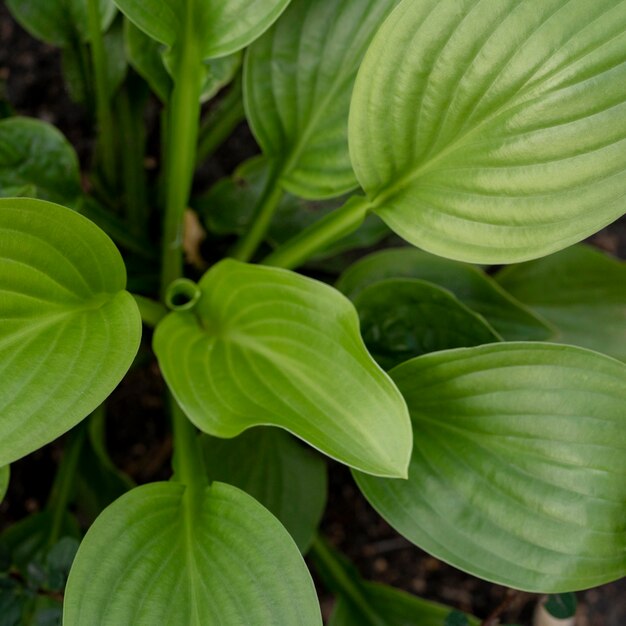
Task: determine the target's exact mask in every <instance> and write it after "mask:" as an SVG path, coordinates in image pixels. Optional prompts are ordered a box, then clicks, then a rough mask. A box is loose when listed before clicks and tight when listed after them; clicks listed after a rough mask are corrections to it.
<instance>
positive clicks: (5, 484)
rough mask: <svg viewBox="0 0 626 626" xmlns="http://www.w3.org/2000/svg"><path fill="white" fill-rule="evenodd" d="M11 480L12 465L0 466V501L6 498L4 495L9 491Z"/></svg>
mask: <svg viewBox="0 0 626 626" xmlns="http://www.w3.org/2000/svg"><path fill="white" fill-rule="evenodd" d="M9 480H11V466H10V465H3V466H2V467H0V502H2V500H4V496H5V495H6V493H7V489H8V488H9Z"/></svg>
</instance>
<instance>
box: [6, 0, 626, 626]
mask: <svg viewBox="0 0 626 626" xmlns="http://www.w3.org/2000/svg"><path fill="white" fill-rule="evenodd" d="M1 100H6V101H8V103H9V104H10V105H11V106H12V107H13V109H14V110H15V112H16V113H17V114H20V115H28V116H32V117H37V118H39V119H42V120H45V121H48V122H50V123H52V124H54V125H56V126H57V127H59V128H60V129H61V131H62V132H63V133H64V134H65V135H66V136H67V137H68V139H69V140H70V142H71V143H72V144H73V145H74V146H75V148H76V149H77V151H78V153H79V156H80V159H81V161H82V163H83V165H85V166H86V165H88V163H89V154H90V148H91V145H92V136H93V129H92V126H91V121H90V119H89V117H88V116H87V115H86V114H85V112H84V111H83V110H82V109H81V107H79V106H77V105H76V104H74V103H73V102H72V101H71V100H70V99H69V97H68V95H67V92H66V90H65V87H64V84H63V80H62V76H61V70H60V55H59V52H58V50H56V49H55V48H53V47H51V46H47V45H45V44H42V43H40V42H38V41H36V40H34V39H33V38H32V37H30V35H28V34H27V33H25V32H24V31H23V30H22V29H21V28H20V27H19V26H18V25H16V23H15V22H14V21H13V20H12V18H11V17H10V15H9V13H8V11H7V9H6V8H5V6H4V4H0V101H1ZM157 145H158V144H157V143H156V142H154V147H155V149H154V152H155V154H156V152H157V151H156V147H157ZM257 150H258V149H257V147H256V145H255V143H254V140H253V139H252V137H251V135H250V132H249V131H248V129H247V128H246V127H245V125H242V127H241V128H239V129H238V130H237V132H236V133H235V135H234V136H233V137H232V138H231V139H230V140H229V141H227V142H226V144H225V145H224V146H223V147H222V148H221V149H220V151H219V152H218V154H217V155H216V156H215V157H214V158H213V159H211V160H210V162H209V163H207V164H204V165H203V166H202V167H201V169H200V172H199V176H198V180H197V183H198V186H202V187H204V186H206V185H208V184H210V183H211V182H212V181H214V180H216V179H217V178H219V177H221V176H224V175H226V174H229V173H230V172H231V171H232V170H233V168H234V167H235V166H236V165H237V164H238V163H239V162H241V161H242V160H244V159H245V158H247V157H248V156H250V155H252V154H254V153H255V152H257ZM155 159H156V157H155ZM593 242H594V243H595V244H596V245H598V246H599V247H601V248H603V249H605V250H607V251H608V252H611V253H613V254H615V255H617V256H620V257H621V258H626V221H625V220H622V221H621V222H619V223H617V224H614V225H612V226H611V227H610V228H607V229H605V230H604V231H602V232H601V233H599V234H597V235H596V236H595V237H594V238H593ZM161 394H162V384H161V381H160V377H159V374H158V368H157V367H156V365H155V364H154V363H153V362H150V361H148V362H147V363H146V364H145V365H142V366H140V367H137V368H135V369H134V370H133V371H132V372H131V373H130V374H129V376H128V377H127V378H126V380H125V381H124V382H123V383H122V384H121V385H120V387H119V388H118V390H117V391H116V392H115V394H114V395H113V397H112V399H111V402H110V406H109V416H108V439H109V441H108V443H109V448H110V451H111V454H112V457H113V460H114V461H115V462H116V464H117V465H118V466H119V467H120V468H121V469H123V470H124V471H126V472H127V473H128V474H129V475H130V476H132V477H133V478H134V479H135V480H136V481H137V482H139V483H142V482H147V481H150V480H158V479H161V478H167V476H168V475H169V459H170V453H171V438H170V436H169V426H168V425H167V423H166V421H165V419H164V418H163V415H162V411H161V408H162V401H161ZM61 449H62V446H61V445H59V442H54V443H52V444H50V445H49V446H46V447H45V448H44V449H42V450H39V451H37V452H35V453H34V454H32V455H30V456H28V457H27V458H26V459H23V460H21V461H19V462H17V463H15V464H13V465H12V479H11V486H10V490H9V494H8V496H7V499H6V500H5V501H4V502H3V503H2V504H1V505H0V528H3V527H6V526H7V525H9V524H10V523H12V522H14V521H16V520H17V519H20V518H21V517H23V516H24V515H26V514H28V513H32V512H35V511H37V510H39V509H40V508H41V507H42V506H43V504H44V502H45V499H46V497H47V493H48V490H49V488H50V484H51V481H52V477H53V475H54V469H55V466H56V463H57V461H58V457H59V453H60V450H61ZM322 528H323V531H324V532H325V533H326V535H327V536H328V537H329V538H330V539H331V541H332V542H333V543H334V544H335V545H336V546H337V547H338V548H339V549H340V550H342V551H343V552H344V553H345V554H346V555H347V556H349V557H350V558H351V559H352V560H353V561H354V563H355V564H356V565H357V567H358V568H359V570H360V571H361V573H362V574H363V576H364V577H365V578H367V579H370V580H375V581H379V582H383V583H387V584H391V585H394V586H396V587H398V588H401V589H404V590H406V591H408V592H411V593H414V594H417V595H419V596H422V597H425V598H428V599H431V600H436V601H440V602H444V603H446V604H449V605H451V606H453V607H456V608H458V609H460V610H463V611H467V612H470V613H473V614H475V615H477V616H479V617H482V618H484V617H486V616H487V615H489V614H490V613H491V612H492V611H493V610H494V608H495V607H497V606H498V605H499V604H500V603H501V602H502V600H503V598H504V597H505V594H506V592H507V590H506V589H505V588H503V587H499V586H496V585H492V584H489V583H486V582H484V581H482V580H479V579H477V578H473V577H471V576H469V575H467V574H464V573H462V572H460V571H458V570H456V569H454V568H452V567H449V566H447V565H445V564H443V563H441V562H440V561H438V560H437V559H434V558H432V557H431V556H429V555H428V554H426V553H424V552H422V551H420V550H419V549H417V548H415V547H414V546H412V545H411V544H410V543H409V542H408V541H406V540H405V539H404V538H402V537H401V536H399V535H398V534H397V533H396V532H395V531H393V530H392V529H391V528H390V527H389V526H388V525H387V524H386V523H385V522H384V521H383V520H382V519H381V518H380V517H379V516H378V515H377V514H376V513H375V512H374V511H373V509H372V508H371V507H370V506H369V504H367V502H366V501H365V500H364V499H363V497H362V496H361V495H360V494H359V492H358V490H357V488H356V486H355V484H354V482H353V481H352V479H351V477H350V473H349V472H348V471H347V470H346V469H345V468H344V467H343V466H340V465H339V464H335V463H332V464H331V466H330V493H329V502H328V507H327V512H326V515H325V517H324V520H323V524H322ZM578 599H579V603H580V605H579V616H578V622H577V624H578V625H579V626H626V580H622V581H619V582H616V583H613V584H610V585H605V586H603V587H599V588H597V589H591V590H589V591H585V592H580V593H579V594H578ZM321 601H322V607H323V611H324V613H325V615H328V613H329V611H330V610H331V608H332V597H331V596H330V595H328V594H326V593H325V592H323V591H322V592H321ZM535 601H536V597H531V596H528V595H525V594H519V595H517V596H515V597H514V599H513V601H512V602H511V604H510V607H509V609H507V611H506V612H505V613H504V614H503V616H502V617H503V622H504V623H507V622H510V623H516V624H522V625H524V626H526V625H529V624H530V623H531V622H530V620H531V616H532V610H533V606H534V604H535Z"/></svg>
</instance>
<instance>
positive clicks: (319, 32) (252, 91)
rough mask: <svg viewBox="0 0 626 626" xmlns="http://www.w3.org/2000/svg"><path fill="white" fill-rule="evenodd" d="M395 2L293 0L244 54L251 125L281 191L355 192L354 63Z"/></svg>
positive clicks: (306, 194)
mask: <svg viewBox="0 0 626 626" xmlns="http://www.w3.org/2000/svg"><path fill="white" fill-rule="evenodd" d="M397 3H398V0H319V1H317V2H310V1H309V0H293V2H292V3H291V5H290V6H289V8H288V9H287V11H286V12H285V15H284V16H283V17H282V18H281V19H280V20H279V21H278V22H277V23H276V25H275V26H274V27H273V28H272V29H271V30H270V31H269V32H268V33H266V34H265V35H264V36H263V37H262V38H261V39H259V41H257V42H256V43H255V44H254V45H253V46H252V47H251V48H250V50H249V51H248V54H247V58H246V65H245V75H244V89H245V91H244V93H245V104H246V112H247V117H248V120H249V121H250V125H251V127H252V131H253V133H254V135H255V137H256V139H257V141H258V142H259V144H260V145H261V147H262V148H263V152H264V153H265V154H266V156H268V157H270V158H271V159H272V160H274V161H276V162H278V165H277V169H278V170H279V171H280V180H281V183H282V185H283V186H284V187H285V188H286V189H287V190H288V191H291V192H292V193H294V194H295V195H298V196H303V197H308V198H325V197H332V196H337V195H340V194H341V193H345V192H347V191H349V190H351V189H354V188H355V187H356V186H357V182H356V178H355V176H354V171H353V169H352V165H351V163H350V155H349V153H348V110H349V107H350V96H351V94H352V88H353V85H354V80H355V78H356V73H357V70H358V68H359V64H360V63H361V60H362V58H363V55H364V54H365V51H366V50H367V46H368V45H369V43H370V41H371V39H372V37H373V36H374V33H375V32H376V29H377V28H378V27H379V26H380V25H381V24H382V22H383V20H384V19H385V17H386V16H387V15H388V14H389V12H390V11H391V9H392V8H393V7H394V6H395V5H396V4H397Z"/></svg>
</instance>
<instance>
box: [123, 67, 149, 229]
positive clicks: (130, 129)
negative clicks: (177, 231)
mask: <svg viewBox="0 0 626 626" xmlns="http://www.w3.org/2000/svg"><path fill="white" fill-rule="evenodd" d="M130 90H132V99H131V93H129V92H130ZM136 91H137V90H136V89H133V85H132V79H130V78H129V80H127V81H126V84H125V85H124V88H123V89H122V90H121V91H120V92H119V94H118V97H117V114H118V115H117V117H118V119H119V123H120V136H121V137H123V138H124V142H123V145H122V146H121V148H122V149H121V161H122V166H123V171H122V174H123V181H124V195H125V199H126V211H127V215H128V220H129V222H130V224H131V228H132V230H133V232H135V233H137V234H142V233H144V232H145V227H146V224H147V221H148V201H147V190H146V170H145V168H144V155H145V144H146V137H145V132H144V123H143V106H142V104H140V103H143V102H144V98H143V96H142V94H138V93H136Z"/></svg>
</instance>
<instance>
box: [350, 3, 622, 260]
mask: <svg viewBox="0 0 626 626" xmlns="http://www.w3.org/2000/svg"><path fill="white" fill-rule="evenodd" d="M625 48H626V3H624V2H621V1H619V0H596V1H595V2H589V0H525V1H524V2H519V0H501V1H499V2H486V1H484V0H443V1H442V0H421V1H420V2H414V1H413V0H404V1H403V2H402V4H400V5H399V6H398V8H397V9H396V10H395V11H394V13H393V14H392V15H391V16H390V17H389V18H388V19H387V21H386V22H385V24H384V25H383V27H382V28H381V29H380V30H379V31H378V33H377V35H376V37H375V39H374V41H373V43H372V45H371V46H370V48H369V49H368V52H367V55H366V57H365V60H364V61H363V64H362V65H361V68H360V70H359V75H358V78H357V81H356V85H355V88H354V96H353V99H352V106H351V110H350V130H349V137H350V152H351V155H352V163H353V165H354V168H355V171H356V174H357V178H358V181H359V183H360V184H361V186H362V187H363V189H364V190H365V192H366V194H367V196H368V198H369V200H370V202H371V206H372V208H373V210H374V211H375V212H376V213H377V214H378V215H379V216H380V217H382V218H383V220H385V222H387V224H388V225H389V227H390V228H392V230H394V231H395V232H396V233H398V234H399V235H400V236H402V237H403V238H404V239H406V240H407V241H409V242H411V243H412V244H414V245H416V246H419V247H421V248H424V249H425V250H428V251H430V252H434V253H436V254H439V255H441V256H446V257H449V258H452V259H458V260H462V261H469V262H477V263H512V262H515V261H523V260H527V259H531V258H535V257H539V256H542V255H545V254H549V253H550V252H554V251H556V250H560V249H562V248H565V247H566V246H568V245H570V244H572V243H575V242H577V241H580V240H581V239H583V238H585V237H587V236H588V235H590V234H592V233H594V232H595V231H597V230H599V229H600V228H602V227H603V226H605V225H607V224H609V223H610V222H612V221H613V220H615V219H617V218H618V217H619V216H620V215H622V213H623V212H624V194H625V193H626V149H624V147H625V145H626V62H624V49H625Z"/></svg>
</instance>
